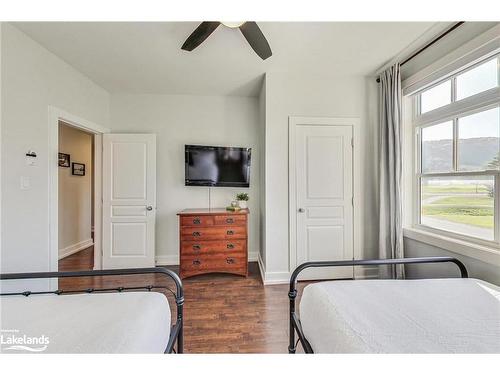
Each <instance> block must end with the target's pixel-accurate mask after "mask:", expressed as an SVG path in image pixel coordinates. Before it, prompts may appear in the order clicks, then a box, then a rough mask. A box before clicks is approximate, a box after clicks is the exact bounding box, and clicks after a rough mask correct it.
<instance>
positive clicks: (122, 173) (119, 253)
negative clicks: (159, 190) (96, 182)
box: [102, 134, 156, 268]
mask: <svg viewBox="0 0 500 375" xmlns="http://www.w3.org/2000/svg"><path fill="white" fill-rule="evenodd" d="M155 217H156V136H155V135H154V134H105V135H104V137H103V258H102V263H103V268H136V267H153V266H154V264H155V261H154V258H155Z"/></svg>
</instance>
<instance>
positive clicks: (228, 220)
mask: <svg viewBox="0 0 500 375" xmlns="http://www.w3.org/2000/svg"><path fill="white" fill-rule="evenodd" d="M226 223H228V224H232V223H234V219H233V218H232V217H229V218H227V219H226Z"/></svg>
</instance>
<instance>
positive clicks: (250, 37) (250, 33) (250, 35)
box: [240, 21, 273, 60]
mask: <svg viewBox="0 0 500 375" xmlns="http://www.w3.org/2000/svg"><path fill="white" fill-rule="evenodd" d="M240 31H241V33H242V34H243V36H244V37H245V39H246V40H247V42H248V44H250V47H252V48H253V50H254V51H255V53H256V54H257V55H259V56H260V58H261V59H262V60H265V59H267V58H268V57H270V56H271V55H272V54H273V53H272V51H271V47H270V46H269V43H268V42H267V40H266V37H265V36H264V34H263V33H262V31H261V30H260V28H259V26H257V24H256V23H255V22H253V21H250V22H245V23H244V24H243V25H241V26H240Z"/></svg>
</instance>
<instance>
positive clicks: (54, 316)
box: [0, 292, 171, 353]
mask: <svg viewBox="0 0 500 375" xmlns="http://www.w3.org/2000/svg"><path fill="white" fill-rule="evenodd" d="M0 304H1V307H0V311H1V315H0V319H1V329H2V331H3V332H2V336H3V341H4V342H5V341H6V340H7V338H8V337H9V336H12V335H15V336H18V337H19V336H23V335H26V336H27V337H40V336H42V335H44V336H45V337H47V338H48V340H49V343H48V344H47V347H46V349H45V350H43V352H44V353H163V351H164V350H165V348H166V346H167V343H168V339H169V335H170V320H171V317H170V308H169V304H168V301H167V298H166V297H165V296H164V295H163V294H161V293H155V292H126V293H100V294H97V293H96V294H74V295H59V296H57V295H31V296H29V297H24V296H10V297H6V296H3V297H1V298H0ZM12 330H17V331H18V332H17V333H16V332H12ZM10 346H12V345H8V344H3V343H2V345H1V348H2V349H1V351H2V352H4V353H10V352H21V353H26V352H27V351H26V349H22V348H18V349H7V348H8V347H10ZM23 346H29V347H32V348H36V349H37V350H40V348H43V346H44V345H23Z"/></svg>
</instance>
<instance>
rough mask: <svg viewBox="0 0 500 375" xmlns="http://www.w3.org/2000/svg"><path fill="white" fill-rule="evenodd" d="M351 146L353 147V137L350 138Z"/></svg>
mask: <svg viewBox="0 0 500 375" xmlns="http://www.w3.org/2000/svg"><path fill="white" fill-rule="evenodd" d="M351 147H354V138H351Z"/></svg>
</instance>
